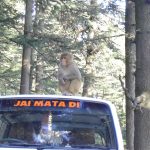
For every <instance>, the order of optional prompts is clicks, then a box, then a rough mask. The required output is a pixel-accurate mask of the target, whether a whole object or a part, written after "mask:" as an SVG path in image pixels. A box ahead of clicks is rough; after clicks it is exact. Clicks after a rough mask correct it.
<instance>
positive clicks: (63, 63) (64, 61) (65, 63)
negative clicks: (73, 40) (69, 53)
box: [61, 58, 67, 66]
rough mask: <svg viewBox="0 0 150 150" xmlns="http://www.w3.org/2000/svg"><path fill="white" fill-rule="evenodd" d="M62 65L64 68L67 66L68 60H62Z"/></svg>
mask: <svg viewBox="0 0 150 150" xmlns="http://www.w3.org/2000/svg"><path fill="white" fill-rule="evenodd" d="M61 64H62V66H67V60H66V58H62V59H61Z"/></svg>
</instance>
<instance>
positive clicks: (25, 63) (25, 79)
mask: <svg viewBox="0 0 150 150" xmlns="http://www.w3.org/2000/svg"><path fill="white" fill-rule="evenodd" d="M25 2H26V14H25V25H24V37H25V43H24V45H23V55H22V69H21V83H20V94H28V93H29V92H30V60H31V46H30V44H29V41H30V39H31V33H32V7H33V0H26V1H25Z"/></svg>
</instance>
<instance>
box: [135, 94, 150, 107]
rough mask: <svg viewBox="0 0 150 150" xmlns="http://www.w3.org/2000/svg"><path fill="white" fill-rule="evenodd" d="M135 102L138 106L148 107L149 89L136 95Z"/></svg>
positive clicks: (149, 102) (149, 104)
mask: <svg viewBox="0 0 150 150" xmlns="http://www.w3.org/2000/svg"><path fill="white" fill-rule="evenodd" d="M136 102H137V104H138V105H139V107H140V108H142V107H143V108H148V109H150V91H145V92H143V93H142V94H141V95H140V96H138V97H136Z"/></svg>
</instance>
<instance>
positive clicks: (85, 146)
mask: <svg viewBox="0 0 150 150" xmlns="http://www.w3.org/2000/svg"><path fill="white" fill-rule="evenodd" d="M71 147H72V148H82V149H84V148H85V149H86V148H88V149H100V150H109V148H108V147H106V146H101V145H88V144H87V145H71Z"/></svg>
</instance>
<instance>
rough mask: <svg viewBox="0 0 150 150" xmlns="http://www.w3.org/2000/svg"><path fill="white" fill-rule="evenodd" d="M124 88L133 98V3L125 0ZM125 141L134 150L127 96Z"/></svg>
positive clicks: (134, 48) (132, 123)
mask: <svg viewBox="0 0 150 150" xmlns="http://www.w3.org/2000/svg"><path fill="white" fill-rule="evenodd" d="M125 22H126V39H125V42H126V45H125V48H126V79H125V80H126V89H127V90H128V93H129V95H130V96H131V97H133V98H135V57H136V56H135V51H136V46H135V4H134V2H132V1H131V0H126V18H125ZM126 142H127V149H129V150H134V110H133V106H132V103H131V100H130V99H129V97H126Z"/></svg>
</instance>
